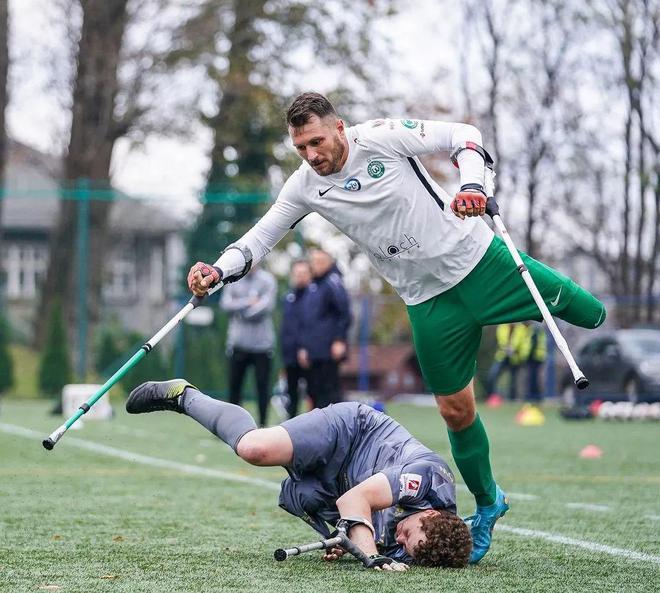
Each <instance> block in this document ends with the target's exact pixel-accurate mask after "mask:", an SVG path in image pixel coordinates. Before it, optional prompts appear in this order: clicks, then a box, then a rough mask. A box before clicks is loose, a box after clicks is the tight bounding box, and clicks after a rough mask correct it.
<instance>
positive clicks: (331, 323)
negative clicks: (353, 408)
mask: <svg viewBox="0 0 660 593" xmlns="http://www.w3.org/2000/svg"><path fill="white" fill-rule="evenodd" d="M309 263H310V267H311V269H312V276H313V279H314V280H313V282H312V283H311V284H310V285H309V288H308V289H307V291H308V294H307V295H306V297H305V299H304V300H303V306H302V328H301V336H302V338H301V347H300V348H299V350H298V364H299V365H300V366H301V367H302V368H303V369H307V377H308V380H307V382H308V391H309V395H310V397H311V398H312V400H313V402H314V406H315V407H317V408H322V407H325V406H327V405H328V404H332V403H337V402H340V401H341V388H340V385H339V363H340V362H341V361H342V360H344V359H345V358H346V354H347V336H348V328H349V327H350V325H351V310H350V302H349V298H348V294H347V292H346V289H345V288H344V284H343V281H342V277H341V273H340V272H339V270H338V269H337V266H336V265H335V262H334V260H333V259H332V257H331V256H330V255H329V254H328V253H327V252H325V251H323V250H322V249H314V250H312V251H311V252H310V255H309Z"/></svg>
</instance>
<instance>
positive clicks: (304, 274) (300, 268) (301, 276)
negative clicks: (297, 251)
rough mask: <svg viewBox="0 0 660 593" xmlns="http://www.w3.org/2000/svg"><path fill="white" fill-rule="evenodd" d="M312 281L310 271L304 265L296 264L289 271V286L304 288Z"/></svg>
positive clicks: (306, 265)
mask: <svg viewBox="0 0 660 593" xmlns="http://www.w3.org/2000/svg"><path fill="white" fill-rule="evenodd" d="M311 281H312V271H311V270H310V269H309V265H308V264H306V263H297V264H295V265H294V266H293V268H292V269H291V286H293V287H294V288H304V287H305V286H307V285H308V284H309V283H310V282H311Z"/></svg>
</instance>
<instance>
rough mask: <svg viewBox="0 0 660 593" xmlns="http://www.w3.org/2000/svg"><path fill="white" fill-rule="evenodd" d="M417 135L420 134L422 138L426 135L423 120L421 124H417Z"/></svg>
mask: <svg viewBox="0 0 660 593" xmlns="http://www.w3.org/2000/svg"><path fill="white" fill-rule="evenodd" d="M419 135H420V136H421V137H422V138H425V137H426V134H425V133H424V122H422V124H421V125H420V126H419Z"/></svg>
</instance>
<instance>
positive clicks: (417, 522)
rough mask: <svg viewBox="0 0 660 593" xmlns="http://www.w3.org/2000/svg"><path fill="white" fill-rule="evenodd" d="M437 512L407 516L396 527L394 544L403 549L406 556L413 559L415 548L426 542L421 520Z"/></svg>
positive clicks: (429, 511) (424, 512)
mask: <svg viewBox="0 0 660 593" xmlns="http://www.w3.org/2000/svg"><path fill="white" fill-rule="evenodd" d="M437 513H438V511H431V510H428V511H422V512H421V513H414V514H412V515H409V516H408V517H406V518H405V519H403V520H402V521H399V523H398V524H397V526H396V532H395V535H396V543H397V544H399V545H400V546H402V547H403V549H404V550H405V551H406V554H408V556H412V557H413V558H414V557H415V548H417V546H418V545H419V544H420V543H422V542H425V541H426V533H425V532H424V529H423V527H422V519H423V518H424V517H428V516H431V515H435V514H437Z"/></svg>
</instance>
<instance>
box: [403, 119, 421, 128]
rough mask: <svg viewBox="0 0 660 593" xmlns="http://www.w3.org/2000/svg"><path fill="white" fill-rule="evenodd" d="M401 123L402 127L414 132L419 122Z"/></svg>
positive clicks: (408, 121)
mask: <svg viewBox="0 0 660 593" xmlns="http://www.w3.org/2000/svg"><path fill="white" fill-rule="evenodd" d="M401 123H402V124H403V126H404V127H406V128H409V129H411V130H414V129H415V128H416V127H417V126H418V125H419V122H418V121H415V120H414V119H402V120H401Z"/></svg>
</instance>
